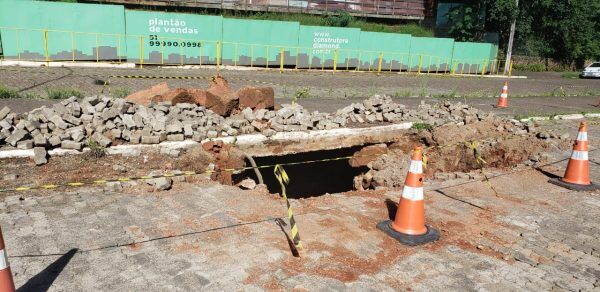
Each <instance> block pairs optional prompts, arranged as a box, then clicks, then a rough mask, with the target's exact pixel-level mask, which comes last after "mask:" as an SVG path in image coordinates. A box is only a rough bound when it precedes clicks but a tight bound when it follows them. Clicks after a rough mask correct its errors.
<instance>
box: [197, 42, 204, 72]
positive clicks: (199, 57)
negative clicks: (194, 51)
mask: <svg viewBox="0 0 600 292" xmlns="http://www.w3.org/2000/svg"><path fill="white" fill-rule="evenodd" d="M203 46H204V45H203V44H202V43H200V49H199V50H200V52H199V53H200V55H199V56H198V64H200V67H202V47H203Z"/></svg>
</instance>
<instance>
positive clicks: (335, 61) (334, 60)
mask: <svg viewBox="0 0 600 292" xmlns="http://www.w3.org/2000/svg"><path fill="white" fill-rule="evenodd" d="M337 62H338V49H335V50H333V73H335V71H336V70H337Z"/></svg>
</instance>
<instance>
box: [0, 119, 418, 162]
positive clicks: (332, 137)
mask: <svg viewBox="0 0 600 292" xmlns="http://www.w3.org/2000/svg"><path fill="white" fill-rule="evenodd" d="M412 125H413V123H412V122H406V123H400V124H393V125H386V126H375V127H366V128H339V129H332V130H316V131H307V132H279V133H277V134H275V135H273V136H271V137H267V136H265V135H263V134H248V135H239V136H233V137H220V138H214V139H204V140H202V141H201V142H196V141H192V140H185V141H166V142H162V143H159V144H143V145H142V144H133V145H117V146H111V147H108V148H107V149H106V153H107V154H108V155H127V154H135V153H136V152H139V151H142V150H150V149H166V150H177V149H184V148H190V147H193V146H196V145H200V144H202V143H205V142H210V141H222V142H223V143H225V144H231V145H235V146H237V147H239V148H241V149H249V151H250V152H249V153H250V154H251V155H253V156H268V155H269V154H270V153H269V152H267V151H266V148H267V146H268V145H270V144H271V145H283V144H289V143H292V144H296V145H298V146H299V147H300V148H303V149H305V150H307V151H316V149H314V150H311V149H309V144H319V143H318V142H319V141H338V143H335V144H333V143H328V144H326V145H323V147H321V148H323V149H319V150H333V149H339V148H344V147H351V146H355V145H353V144H352V143H353V142H354V141H352V139H350V138H351V137H355V138H359V139H360V138H362V137H366V135H371V136H372V135H373V134H374V133H381V134H382V138H381V139H380V140H376V141H373V142H374V143H382V142H386V141H387V142H389V141H388V140H390V139H388V138H386V137H385V136H386V134H393V133H394V132H397V131H402V130H407V129H410V128H411V127H412ZM392 136H393V135H392ZM344 141H347V142H344ZM370 142H371V141H370ZM261 150H262V151H263V152H261ZM88 151H90V149H89V148H84V149H83V150H82V151H77V150H71V149H63V148H56V149H52V150H49V151H48V155H50V156H64V155H77V154H82V153H85V152H88ZM293 152H294V150H293V149H290V150H287V151H286V150H280V151H279V152H278V153H277V154H278V155H284V154H287V153H293ZM33 156H34V154H33V149H26V150H22V149H15V150H2V151H0V159H7V158H26V157H33Z"/></svg>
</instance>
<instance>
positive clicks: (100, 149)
mask: <svg viewBox="0 0 600 292" xmlns="http://www.w3.org/2000/svg"><path fill="white" fill-rule="evenodd" d="M85 146H86V147H88V148H90V152H88V155H89V156H90V157H92V158H100V157H103V156H105V155H106V147H104V146H101V145H100V144H98V142H96V141H94V140H92V139H88V140H87V141H86V142H85Z"/></svg>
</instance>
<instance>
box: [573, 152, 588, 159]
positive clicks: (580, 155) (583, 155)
mask: <svg viewBox="0 0 600 292" xmlns="http://www.w3.org/2000/svg"><path fill="white" fill-rule="evenodd" d="M571 159H574V160H588V152H587V151H577V150H573V154H571Z"/></svg>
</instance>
